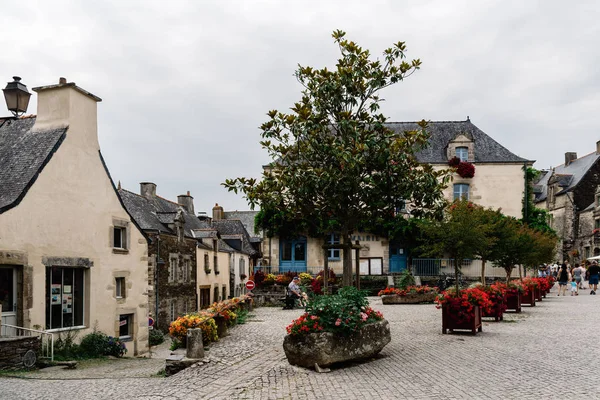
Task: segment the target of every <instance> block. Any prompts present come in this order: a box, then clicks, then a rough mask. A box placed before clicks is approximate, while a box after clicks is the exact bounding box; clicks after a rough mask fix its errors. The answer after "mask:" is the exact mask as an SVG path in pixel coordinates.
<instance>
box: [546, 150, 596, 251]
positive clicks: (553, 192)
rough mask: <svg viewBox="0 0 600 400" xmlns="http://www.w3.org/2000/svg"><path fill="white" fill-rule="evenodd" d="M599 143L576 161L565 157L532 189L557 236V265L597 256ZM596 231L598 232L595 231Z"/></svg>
mask: <svg viewBox="0 0 600 400" xmlns="http://www.w3.org/2000/svg"><path fill="white" fill-rule="evenodd" d="M598 159H600V141H599V142H597V143H596V151H595V152H593V153H590V154H587V155H585V156H583V157H580V158H577V153H574V152H567V153H565V162H564V164H561V165H558V166H556V167H554V168H552V170H549V171H542V174H541V176H540V177H539V179H538V181H537V182H536V185H535V187H534V193H535V205H536V207H538V208H541V209H544V210H547V211H548V212H549V214H550V226H551V227H552V228H553V229H554V230H555V231H556V232H557V234H558V237H559V243H558V246H557V252H556V261H558V262H562V261H563V260H570V261H571V262H579V261H581V260H583V259H584V258H587V257H590V256H591V255H600V245H599V242H598V237H597V236H599V235H598V233H597V232H600V209H598V206H599V203H598V185H600V163H598ZM595 229H599V230H598V231H595Z"/></svg>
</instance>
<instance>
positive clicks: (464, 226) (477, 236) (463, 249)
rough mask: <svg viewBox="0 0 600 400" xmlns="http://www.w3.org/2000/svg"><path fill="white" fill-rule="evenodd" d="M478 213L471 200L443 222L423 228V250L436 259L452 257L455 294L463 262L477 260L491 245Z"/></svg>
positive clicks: (461, 203) (458, 203)
mask: <svg viewBox="0 0 600 400" xmlns="http://www.w3.org/2000/svg"><path fill="white" fill-rule="evenodd" d="M479 209H480V207H478V206H475V205H474V204H473V203H471V202H469V201H468V200H464V199H462V200H456V201H455V202H454V203H452V205H450V207H448V212H447V213H446V214H445V216H444V218H443V220H441V221H434V222H430V223H425V224H422V225H421V228H422V230H423V232H424V234H425V238H426V239H425V242H424V243H423V244H422V245H421V250H422V251H423V252H424V253H425V254H427V255H431V256H433V257H439V256H442V255H444V254H449V255H450V257H451V258H452V259H454V274H455V278H456V279H455V282H456V293H459V291H460V287H459V285H458V275H459V273H460V266H461V265H462V262H463V260H466V259H469V258H474V257H475V256H476V255H477V254H478V253H480V252H481V251H482V249H483V248H485V247H486V246H488V245H489V238H488V231H489V226H487V225H484V224H481V223H480V219H479V218H480V217H479Z"/></svg>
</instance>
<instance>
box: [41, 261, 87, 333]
mask: <svg viewBox="0 0 600 400" xmlns="http://www.w3.org/2000/svg"><path fill="white" fill-rule="evenodd" d="M84 276H85V269H84V268H60V267H48V268H46V329H60V328H72V327H76V326H83V316H84V313H83V306H84V304H85V290H84Z"/></svg>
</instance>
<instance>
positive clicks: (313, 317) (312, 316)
mask: <svg viewBox="0 0 600 400" xmlns="http://www.w3.org/2000/svg"><path fill="white" fill-rule="evenodd" d="M317 318H319V317H317V316H316V315H311V316H310V319H312V320H313V321H314V320H315V319H317Z"/></svg>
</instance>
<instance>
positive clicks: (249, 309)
mask: <svg viewBox="0 0 600 400" xmlns="http://www.w3.org/2000/svg"><path fill="white" fill-rule="evenodd" d="M244 302H245V303H246V305H247V307H248V311H249V312H250V311H252V299H246V300H244Z"/></svg>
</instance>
